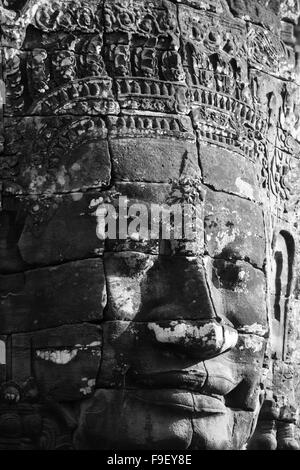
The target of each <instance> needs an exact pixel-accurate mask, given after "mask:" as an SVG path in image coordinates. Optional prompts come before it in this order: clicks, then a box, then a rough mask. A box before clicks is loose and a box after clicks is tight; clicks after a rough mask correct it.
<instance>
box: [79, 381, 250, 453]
mask: <svg viewBox="0 0 300 470" xmlns="http://www.w3.org/2000/svg"><path fill="white" fill-rule="evenodd" d="M256 414H257V413H256V412H251V411H241V410H233V409H231V408H228V407H226V406H225V404H224V399H223V398H222V397H216V396H208V395H202V394H199V393H194V392H188V391H184V390H176V389H169V390H147V391H146V390H103V389H99V390H97V391H96V393H95V395H94V397H93V398H92V399H90V400H88V401H87V402H86V403H85V404H84V406H83V408H82V410H81V417H80V421H79V422H80V425H79V428H78V430H77V431H76V434H75V440H74V442H75V447H76V448H77V449H99V448H101V449H136V450H138V449H149V450H150V449H151V450H156V449H161V450H166V449H172V450H176V449H178V450H179V449H180V450H184V449H192V450H230V449H242V448H243V447H244V446H245V445H246V443H247V441H248V440H249V437H250V433H251V430H252V428H253V424H254V421H255V417H256Z"/></svg>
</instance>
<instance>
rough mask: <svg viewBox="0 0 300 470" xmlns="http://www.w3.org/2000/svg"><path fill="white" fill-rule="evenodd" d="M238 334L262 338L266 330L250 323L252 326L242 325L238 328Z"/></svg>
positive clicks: (261, 326)
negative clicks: (248, 334)
mask: <svg viewBox="0 0 300 470" xmlns="http://www.w3.org/2000/svg"><path fill="white" fill-rule="evenodd" d="M240 332H243V333H252V334H254V335H259V336H264V335H265V334H266V333H267V332H268V328H267V327H265V326H263V325H261V324H260V323H252V325H243V326H242V327H241V328H240Z"/></svg>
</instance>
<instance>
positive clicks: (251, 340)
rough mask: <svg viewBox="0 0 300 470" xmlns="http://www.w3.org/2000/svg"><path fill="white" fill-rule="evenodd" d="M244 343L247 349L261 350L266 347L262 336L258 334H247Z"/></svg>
mask: <svg viewBox="0 0 300 470" xmlns="http://www.w3.org/2000/svg"><path fill="white" fill-rule="evenodd" d="M244 344H245V348H246V349H251V350H252V351H253V352H259V351H261V350H262V348H263V347H264V342H263V340H262V338H260V337H259V336H256V335H246V336H245V338H244Z"/></svg>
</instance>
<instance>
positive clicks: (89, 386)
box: [79, 377, 96, 395]
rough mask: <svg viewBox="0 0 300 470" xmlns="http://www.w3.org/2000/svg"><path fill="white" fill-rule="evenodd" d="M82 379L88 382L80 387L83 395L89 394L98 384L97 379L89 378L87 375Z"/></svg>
mask: <svg viewBox="0 0 300 470" xmlns="http://www.w3.org/2000/svg"><path fill="white" fill-rule="evenodd" d="M81 381H82V382H86V385H84V386H83V387H81V388H80V389H79V391H80V393H82V394H83V395H89V394H90V393H92V391H93V388H94V387H95V385H96V380H95V379H88V378H87V377H84V378H82V379H81Z"/></svg>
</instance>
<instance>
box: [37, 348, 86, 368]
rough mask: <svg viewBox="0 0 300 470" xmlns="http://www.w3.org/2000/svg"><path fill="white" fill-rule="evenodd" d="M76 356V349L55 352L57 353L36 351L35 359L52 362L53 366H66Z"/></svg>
mask: <svg viewBox="0 0 300 470" xmlns="http://www.w3.org/2000/svg"><path fill="white" fill-rule="evenodd" d="M77 354H78V349H73V350H71V351H70V350H68V349H64V350H57V351H46V350H44V351H39V350H37V351H36V355H37V357H39V358H41V359H43V360H44V361H50V362H53V363H54V364H61V365H65V364H68V363H69V362H71V361H72V359H74V357H76V356H77Z"/></svg>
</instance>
